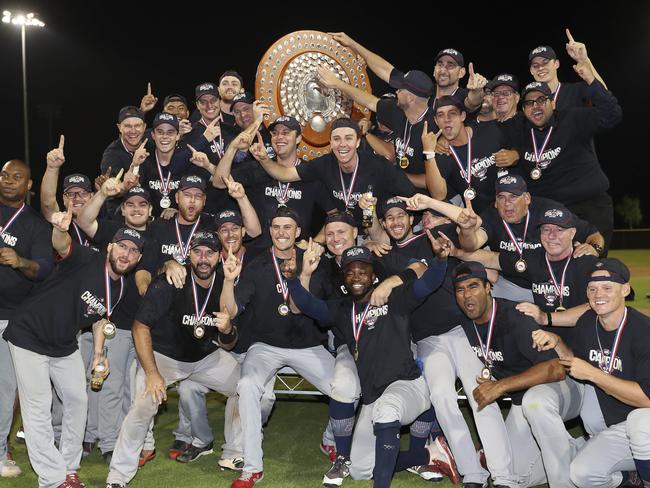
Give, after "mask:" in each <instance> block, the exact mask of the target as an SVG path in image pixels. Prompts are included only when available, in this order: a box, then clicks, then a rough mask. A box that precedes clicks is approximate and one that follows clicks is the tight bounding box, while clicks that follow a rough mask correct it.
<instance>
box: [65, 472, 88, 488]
mask: <svg viewBox="0 0 650 488" xmlns="http://www.w3.org/2000/svg"><path fill="white" fill-rule="evenodd" d="M61 486H64V487H66V488H67V487H70V488H86V485H84V484H83V483H82V482H81V480H80V479H79V476H78V475H77V473H76V472H74V473H68V474H67V475H66V477H65V482H64V483H63V485H61Z"/></svg>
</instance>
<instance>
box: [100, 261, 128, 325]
mask: <svg viewBox="0 0 650 488" xmlns="http://www.w3.org/2000/svg"><path fill="white" fill-rule="evenodd" d="M108 266H109V265H108V264H107V265H106V266H104V284H105V285H106V320H108V321H109V322H110V320H111V315H113V310H115V307H117V304H118V303H120V300H121V299H122V294H123V293H124V276H120V297H119V298H118V299H117V302H115V305H113V294H112V293H111V276H110V275H109V273H108Z"/></svg>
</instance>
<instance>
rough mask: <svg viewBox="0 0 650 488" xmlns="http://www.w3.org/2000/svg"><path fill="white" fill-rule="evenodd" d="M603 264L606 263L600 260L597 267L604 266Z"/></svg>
mask: <svg viewBox="0 0 650 488" xmlns="http://www.w3.org/2000/svg"><path fill="white" fill-rule="evenodd" d="M603 266H605V263H603V262H602V261H598V262H597V263H596V268H602V267H603Z"/></svg>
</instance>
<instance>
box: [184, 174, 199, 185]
mask: <svg viewBox="0 0 650 488" xmlns="http://www.w3.org/2000/svg"><path fill="white" fill-rule="evenodd" d="M185 181H189V182H190V183H203V180H202V179H201V178H200V177H199V176H194V175H190V176H188V177H186V178H185Z"/></svg>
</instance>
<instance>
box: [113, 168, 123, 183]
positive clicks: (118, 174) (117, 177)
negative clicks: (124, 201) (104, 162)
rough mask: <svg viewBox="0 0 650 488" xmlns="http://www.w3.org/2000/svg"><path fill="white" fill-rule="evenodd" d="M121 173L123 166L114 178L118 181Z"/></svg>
mask: <svg viewBox="0 0 650 488" xmlns="http://www.w3.org/2000/svg"><path fill="white" fill-rule="evenodd" d="M123 174H124V168H120V171H119V172H118V173H117V175H116V176H115V180H116V181H120V179H121V178H122V175H123Z"/></svg>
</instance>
